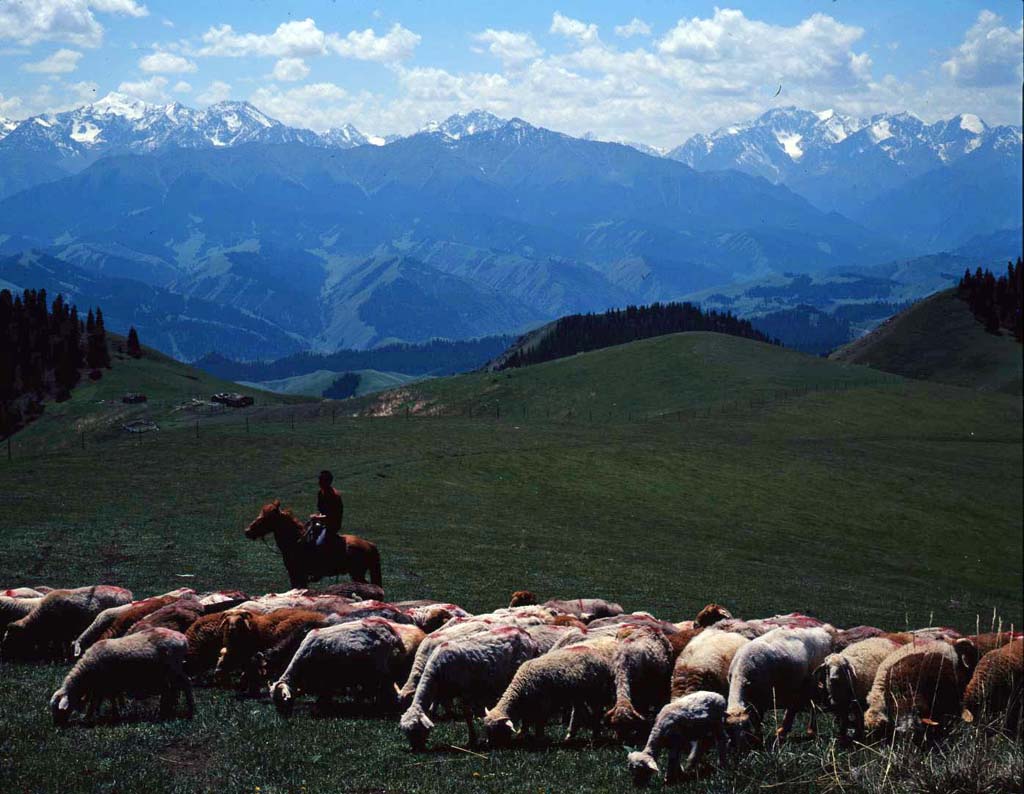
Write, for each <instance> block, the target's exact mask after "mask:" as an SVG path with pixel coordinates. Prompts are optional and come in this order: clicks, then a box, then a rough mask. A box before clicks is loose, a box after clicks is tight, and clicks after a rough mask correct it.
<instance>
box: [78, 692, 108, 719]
mask: <svg viewBox="0 0 1024 794" xmlns="http://www.w3.org/2000/svg"><path fill="white" fill-rule="evenodd" d="M102 700H103V696H102V695H92V696H91V697H90V698H89V701H88V705H87V706H86V708H85V716H84V717H83V718H82V719H84V720H85V722H86V723H87V724H89V725H91V724H92V723H93V721H94V720H95V719H96V715H97V714H98V713H99V710H100V701H102Z"/></svg>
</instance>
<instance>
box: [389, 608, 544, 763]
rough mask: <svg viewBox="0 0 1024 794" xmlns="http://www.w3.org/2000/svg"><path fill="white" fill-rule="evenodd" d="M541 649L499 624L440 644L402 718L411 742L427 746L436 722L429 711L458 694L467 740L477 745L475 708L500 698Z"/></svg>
mask: <svg viewBox="0 0 1024 794" xmlns="http://www.w3.org/2000/svg"><path fill="white" fill-rule="evenodd" d="M539 652H540V649H539V648H538V647H537V643H536V642H534V640H533V638H532V637H530V635H529V634H528V633H527V632H525V631H524V630H523V629H520V628H518V627H515V626H501V627H499V628H495V629H490V630H488V631H486V632H483V633H478V634H472V635H470V636H466V637H462V638H460V639H458V640H451V639H449V640H445V641H444V642H442V643H441V644H439V645H438V646H437V648H436V649H435V650H434V652H433V653H432V654H431V655H430V659H429V660H428V661H427V664H426V667H425V668H424V670H423V674H422V676H421V677H420V680H419V684H418V685H417V687H416V693H415V695H414V696H413V699H412V703H411V704H410V705H409V708H407V709H406V711H405V713H404V714H402V719H401V721H400V724H401V727H402V731H403V732H404V733H405V736H406V738H407V739H408V740H409V744H410V746H411V747H412V748H413V749H414V750H422V749H423V748H424V747H425V746H426V742H427V736H428V735H429V734H430V731H431V729H432V728H433V727H434V723H433V721H432V720H431V719H430V713H431V711H432V710H433V709H435V708H436V707H437V706H439V705H440V704H442V703H444V704H446V705H447V704H450V703H451V702H452V701H453V700H455V699H458V700H459V701H460V704H461V706H462V717H463V719H464V720H465V723H466V728H467V730H468V732H469V743H470V745H474V744H476V731H475V729H474V727H473V717H474V710H475V709H479V708H483V707H484V706H485V704H486V703H489V702H490V701H491V700H493V699H494V698H495V697H497V696H498V693H500V692H501V691H502V690H504V688H505V687H506V686H507V685H508V683H509V681H511V680H512V676H513V675H515V673H516V671H517V670H518V669H519V667H520V665H522V664H523V663H524V662H526V661H528V660H530V659H533V658H534V657H536V656H537V655H538V654H539Z"/></svg>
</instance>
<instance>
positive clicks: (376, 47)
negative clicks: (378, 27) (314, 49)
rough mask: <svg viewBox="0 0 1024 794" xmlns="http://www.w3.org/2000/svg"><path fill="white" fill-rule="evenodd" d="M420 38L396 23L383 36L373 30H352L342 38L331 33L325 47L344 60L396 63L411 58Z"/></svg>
mask: <svg viewBox="0 0 1024 794" xmlns="http://www.w3.org/2000/svg"><path fill="white" fill-rule="evenodd" d="M421 38H422V37H421V36H420V35H419V34H418V33H413V32H412V31H411V30H409V29H408V28H403V27H402V26H401V25H400V24H398V23H397V22H396V23H395V24H394V25H392V26H391V30H389V31H388V32H387V33H385V34H384V35H383V36H378V35H377V34H376V33H374V32H373V28H367V29H366V30H363V31H358V30H353V31H352V32H350V33H349V34H348V35H347V36H345V37H344V38H342V37H340V36H339V35H338V34H336V33H332V34H330V35H329V36H328V40H327V46H328V49H330V50H331V51H332V52H334V53H337V54H338V55H341V56H342V57H344V58H355V59H357V60H360V61H378V62H380V63H396V62H398V61H404V60H405V59H406V58H408V57H409V56H411V55H412V53H413V50H415V49H416V45H418V44H419V43H420V39H421Z"/></svg>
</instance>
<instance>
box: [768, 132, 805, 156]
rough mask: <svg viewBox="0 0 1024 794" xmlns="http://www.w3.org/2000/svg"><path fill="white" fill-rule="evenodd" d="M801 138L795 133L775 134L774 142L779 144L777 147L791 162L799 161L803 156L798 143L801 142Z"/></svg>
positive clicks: (801, 136)
mask: <svg viewBox="0 0 1024 794" xmlns="http://www.w3.org/2000/svg"><path fill="white" fill-rule="evenodd" d="M803 137H804V136H803V135H801V134H800V133H797V132H794V133H790V134H788V135H787V134H785V133H781V132H776V133H775V140H777V141H778V142H779V145H780V146H781V147H782V149H783V151H785V152H786V154H788V155H789V157H790V159H791V160H799V159H800V158H801V157H803V156H804V152H803V149H801V148H800V141H801V140H803Z"/></svg>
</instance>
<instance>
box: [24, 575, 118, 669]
mask: <svg viewBox="0 0 1024 794" xmlns="http://www.w3.org/2000/svg"><path fill="white" fill-rule="evenodd" d="M131 600H132V594H131V591H130V590H125V589H124V588H123V587H113V586H111V585H97V586H95V587H78V588H75V589H73V590H53V591H51V592H49V593H47V594H46V595H45V596H43V598H42V599H41V600H40V601H39V604H38V605H37V606H36V608H35V609H33V610H32V611H31V612H30V613H29V614H27V615H25V617H23V618H20V619H19V620H16V621H14V622H13V623H11V624H10V625H8V626H7V632H6V634H5V635H4V649H5V651H6V650H8V649H9V648H11V647H13V648H14V649H15V650H16V651H27V650H30V649H32V648H46V649H52V648H54V647H56V648H57V649H58V652H59V653H60V654H61V655H63V656H70V653H69V652H70V649H71V648H70V646H71V643H72V642H73V641H74V640H75V638H76V637H78V636H79V635H80V634H81V633H82V631H84V630H85V628H86V627H87V626H88V625H89V624H90V623H92V621H93V619H94V618H95V617H96V616H97V615H98V614H99V613H100V612H102V611H103V610H104V609H107V608H108V607H113V606H119V605H121V604H127V603H130V602H131Z"/></svg>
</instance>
